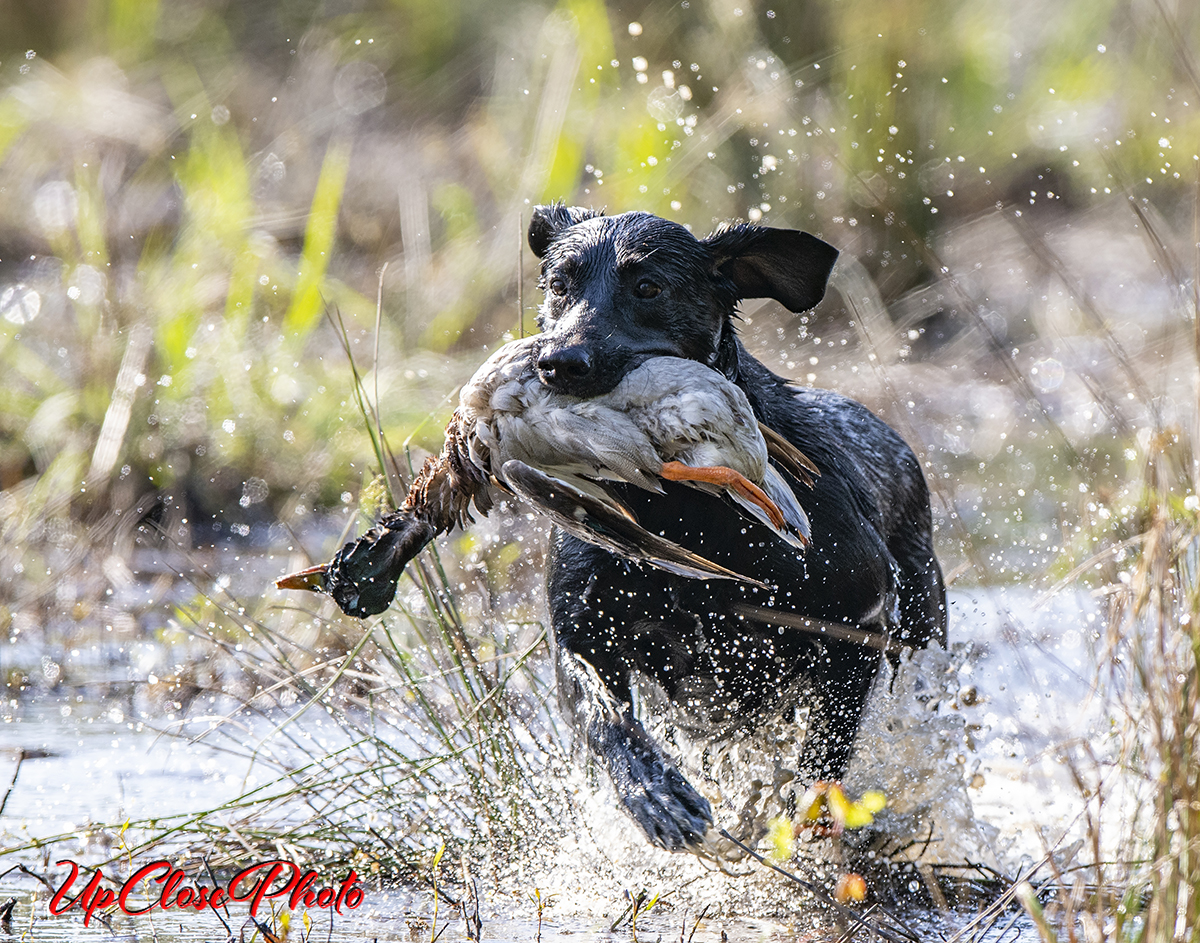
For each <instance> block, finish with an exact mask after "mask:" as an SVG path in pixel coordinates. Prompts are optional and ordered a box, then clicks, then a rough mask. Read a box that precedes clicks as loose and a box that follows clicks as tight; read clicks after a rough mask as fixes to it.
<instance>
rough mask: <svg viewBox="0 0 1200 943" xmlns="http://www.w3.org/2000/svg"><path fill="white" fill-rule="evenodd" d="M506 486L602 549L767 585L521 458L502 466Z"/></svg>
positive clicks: (701, 574) (680, 570)
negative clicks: (654, 530)
mask: <svg viewBox="0 0 1200 943" xmlns="http://www.w3.org/2000/svg"><path fill="white" fill-rule="evenodd" d="M502 475H503V478H504V480H505V482H506V483H507V484H508V485H509V487H511V488H512V490H513V491H514V492H515V493H516V494H518V495H520V496H521V497H522V498H524V499H525V500H526V501H528V502H529V503H530V504H532V505H533V506H534V507H536V508H537V509H538V510H539V511H541V512H542V513H544V514H545V515H547V516H548V517H549V518H550V519H551V520H553V521H554V523H556V524H557V525H558V526H559V527H561V528H562V529H563V530H565V531H567V532H568V533H570V534H572V535H574V536H576V537H578V538H579V539H580V540H586V541H587V542H588V543H592V544H596V545H597V546H599V547H603V548H604V549H605V550H610V551H612V552H613V553H617V554H620V555H621V556H623V557H628V558H630V559H632V560H640V561H642V562H645V563H649V564H651V565H652V566H656V567H658V568H659V569H662V570H666V571H667V572H668V573H675V574H677V575H679V576H687V577H691V578H693V579H714V578H715V579H727V580H739V581H741V582H743V583H749V584H750V585H752V586H758V587H760V588H763V589H769V588H770V587H769V586H767V584H765V583H763V582H761V581H760V580H756V579H752V578H751V577H748V576H745V575H744V574H741V573H738V572H736V571H734V570H730V569H728V568H726V567H723V566H721V565H720V564H719V563H714V562H713V561H711V560H709V559H707V558H705V557H702V556H700V555H699V554H698V553H693V552H692V551H690V550H688V549H687V548H686V547H681V546H680V545H679V544H677V543H675V542H674V541H672V540H667V539H666V538H665V537H659V536H657V535H656V534H652V533H650V531H648V530H646V529H645V528H644V527H642V526H641V525H640V524H638V523H637V521H636V520H635V519H634V517H633V515H632V514H631V513H630V512H629V510H628V508H626V507H625V506H624V505H622V504H621V503H620V502H619V501H617V500H616V499H615V498H612V497H611V496H609V498H608V500H602V499H600V498H597V497H596V496H595V495H594V494H589V493H587V492H585V491H583V490H581V489H579V488H577V487H575V486H574V485H573V484H571V483H570V482H568V481H564V480H561V479H558V478H552V477H550V476H549V475H546V474H544V473H543V472H541V471H538V470H537V469H536V468H531V467H530V466H529V465H526V464H525V463H524V462H519V461H515V460H513V461H509V462H505V464H504V468H503V470H502Z"/></svg>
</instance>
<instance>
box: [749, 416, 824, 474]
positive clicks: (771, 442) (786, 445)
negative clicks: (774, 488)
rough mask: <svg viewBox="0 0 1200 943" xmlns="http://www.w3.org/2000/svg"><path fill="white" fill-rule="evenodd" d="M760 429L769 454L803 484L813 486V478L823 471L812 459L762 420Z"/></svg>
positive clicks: (759, 425)
mask: <svg viewBox="0 0 1200 943" xmlns="http://www.w3.org/2000/svg"><path fill="white" fill-rule="evenodd" d="M758 431H759V432H761V433H762V437H763V440H764V441H765V442H766V443H767V454H768V455H770V456H771V458H773V459H775V461H776V462H778V463H779V465H780V467H781V468H783V470H784V471H786V472H787V473H788V474H789V475H791V476H792V477H793V478H795V479H796V480H797V481H799V482H800V483H801V484H803V485H807V486H808V487H809V488H811V487H812V486H813V478H814V477H816V478H819V477H821V472H820V470H819V469H818V468H817V466H816V465H814V464H813V462H812V459H810V458H809V457H808V456H807V455H805V454H804V453H803V452H801V451H800V450H799V449H798V448H796V446H794V445H792V443H791V442H789V441H788V440H787V439H785V438H784V437H783V436H781V435H780V434H779V433H778V432H776V431H775V430H774V429H772V428H771V427H770V426H765V425H763V424H762V423H761V422H760V423H759V424H758ZM789 490H790V489H789Z"/></svg>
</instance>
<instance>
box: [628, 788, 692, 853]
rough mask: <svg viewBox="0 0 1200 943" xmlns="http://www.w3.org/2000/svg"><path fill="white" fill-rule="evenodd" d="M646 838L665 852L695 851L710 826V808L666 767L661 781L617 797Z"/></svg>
mask: <svg viewBox="0 0 1200 943" xmlns="http://www.w3.org/2000/svg"><path fill="white" fill-rule="evenodd" d="M621 799H622V801H623V802H624V803H625V808H627V809H628V810H629V813H630V814H631V815H632V816H633V818H634V821H636V822H637V823H638V825H640V826H641V828H642V831H643V832H645V833H646V837H647V838H649V839H650V841H651V842H652V843H653V844H655V845H657V846H658V847H659V848H665V849H667V851H699V850H700V849H702V848H703V847H704V846H705V837H704V836H705V833H706V832H707V831H708V830H709V828H711V827H712V823H713V818H712V807H711V806H710V805H709V804H708V800H707V799H705V798H704V797H703V796H702V795H700V793H698V792H696V790H695V789H693V788H692V786H691V784H690V783H689V782H688V781H687V780H686V779H684V778H683V777H682V776H681V775H679V772H678V770H675V769H671V768H667V769H666V770H665V775H664V776H663V777H662V779H661V780H659V781H658V782H654V783H647V784H644V785H643V788H641V789H632V790H630V791H629V792H626V793H624V794H623V795H622V796H621Z"/></svg>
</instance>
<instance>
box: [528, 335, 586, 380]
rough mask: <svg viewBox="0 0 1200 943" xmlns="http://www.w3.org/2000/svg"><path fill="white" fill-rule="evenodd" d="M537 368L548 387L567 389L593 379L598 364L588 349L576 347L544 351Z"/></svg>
mask: <svg viewBox="0 0 1200 943" xmlns="http://www.w3.org/2000/svg"><path fill="white" fill-rule="evenodd" d="M537 368H538V373H539V374H540V375H541V378H542V381H543V382H544V383H546V384H547V385H550V386H557V387H566V386H571V385H572V384H578V383H581V382H583V381H585V380H587V379H588V378H589V377H591V375H592V373H593V372H594V371H595V369H596V362H595V361H594V360H593V359H592V355H591V353H590V352H589V351H588V349H587V348H586V347H583V346H581V345H576V346H574V347H560V348H558V349H556V350H546V351H543V352H542V354H541V356H539V357H538V359H537Z"/></svg>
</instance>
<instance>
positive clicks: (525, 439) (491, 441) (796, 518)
mask: <svg viewBox="0 0 1200 943" xmlns="http://www.w3.org/2000/svg"><path fill="white" fill-rule="evenodd" d="M537 352H538V338H537V336H536V335H534V336H532V337H527V338H523V339H520V340H515V341H511V342H509V343H508V344H505V345H503V346H502V347H500V348H499V349H498V350H497V351H496V352H495V353H494V354H492V356H491V357H489V358H488V360H487V361H486V362H485V363H484V364H483V365H482V366H481V367H480V368H479V370H478V371H477V372H476V373H475V375H474V376H473V377H472V378H471V380H470V381H468V382H467V384H466V385H465V386H464V387H463V388H462V390H461V392H460V396H459V405H458V408H457V409H455V411H454V414H453V415H452V416H451V418H450V421H449V423H448V424H447V426H446V438H445V444H444V446H443V448H442V450H441V452H440V453H439V454H438V455H434V456H431V457H429V458H428V459H426V460H425V463H424V464H423V465H422V467H421V469H420V471H419V472H418V474H417V476H416V478H415V479H414V480H413V483H412V485H411V487H410V488H409V490H408V494H407V495H406V497H405V499H404V502H403V504H402V505H401V506H400V507H399V508H398V509H397V510H396V511H394V512H392V513H390V514H388V515H386V516H385V517H383V518H382V519H381V520H380V521H379V523H378V524H376V525H375V526H374V527H372V528H370V529H369V530H368V531H367V532H366V533H364V534H363V535H362V536H361V537H359V538H358V539H357V540H355V541H352V542H350V543H348V544H346V545H345V546H344V547H343V548H342V549H341V550H340V551H339V552H338V553H337V555H336V556H335V557H334V558H333V560H331V561H330V562H329V563H325V564H321V565H318V566H314V567H309V568H307V569H304V570H300V571H299V572H296V573H291V574H288V575H287V576H284V577H281V578H280V579H278V580H276V581H275V585H276V587H277V588H279V589H307V590H313V591H317V592H323V593H327V594H329V595H330V596H332V597H333V599H334V601H335V602H336V603H337V604H338V606H339V607H340V608H341V609H342V611H343V612H345V613H346V614H347V615H353V616H357V617H359V618H365V617H366V616H370V615H376V614H378V613H380V612H383V611H384V610H386V609H387V607H388V606H389V605H391V602H392V599H393V598H394V596H395V593H396V586H397V583H398V581H399V579H400V575H401V574H402V572H403V570H404V567H405V565H406V564H407V563H408V562H409V561H410V560H412V559H413V557H415V556H416V555H417V554H418V553H420V551H421V550H422V549H423V548H424V547H425V546H426V545H427V544H428V543H429V542H430V541H432V540H433V539H434V538H435V537H436V536H438V535H439V534H442V533H445V532H447V531H450V530H452V529H453V528H454V527H463V528H465V527H467V526H468V525H469V524H470V523H471V522H472V521H473V517H472V509H474V512H476V513H478V514H481V515H485V516H486V515H487V514H488V513H489V512H490V511H491V509H492V508H493V507H494V505H495V502H496V498H497V496H498V494H508V495H514V496H516V497H518V498H520V499H522V500H524V501H526V502H528V503H529V504H530V505H532V506H533V507H534V508H535V509H537V510H538V511H539V512H541V513H542V514H544V515H545V516H547V517H549V518H550V519H551V520H552V521H553V522H554V523H555V524H557V525H558V526H560V527H562V528H563V529H565V530H566V531H568V532H569V533H571V534H573V535H575V536H577V537H579V538H581V539H583V540H586V541H589V542H591V543H594V544H598V545H599V546H601V547H604V548H605V549H608V550H611V551H613V552H614V553H617V554H620V555H622V556H624V557H627V558H629V559H630V560H633V561H636V562H640V563H645V564H648V565H650V566H654V567H658V568H660V569H663V570H666V571H668V572H671V573H675V574H677V575H680V576H685V577H691V578H696V579H731V580H738V581H741V582H743V583H747V584H750V585H754V586H758V587H760V588H768V587H767V586H766V584H764V583H762V582H761V581H759V580H757V579H755V578H754V577H753V576H750V575H747V574H743V573H739V572H737V571H735V570H732V569H729V568H728V567H725V566H722V565H721V564H718V563H715V562H713V561H711V560H709V559H707V558H705V557H703V556H701V555H700V554H697V553H694V552H693V551H690V550H688V549H686V548H685V547H683V546H681V545H679V544H677V543H675V542H674V541H671V540H668V539H666V538H665V537H662V536H659V535H657V534H653V533H651V532H649V531H647V530H646V529H645V528H643V527H642V526H641V525H640V524H639V523H638V521H637V519H636V517H635V515H634V514H633V512H632V511H630V509H629V508H628V507H626V505H625V504H624V503H623V502H622V501H621V500H620V497H619V496H618V493H617V491H616V490H615V489H614V488H613V485H625V484H627V485H633V486H636V487H638V488H641V489H644V490H646V491H649V492H652V493H662V492H663V485H662V483H663V482H664V481H671V482H679V483H682V484H684V485H686V486H689V487H692V488H696V489H698V490H700V491H704V492H706V493H709V494H714V495H718V496H721V497H724V498H726V499H728V500H729V502H730V503H731V504H732V505H733V507H734V508H735V509H736V510H737V511H738V512H739V513H741V514H742V515H744V516H745V517H746V518H747V519H749V520H753V521H757V522H759V523H761V524H763V525H764V526H765V527H766V528H767V529H768V530H769V531H770V532H771V533H772V534H773V535H774V536H775V537H776V538H777V539H780V540H782V541H784V542H786V543H787V544H789V545H791V546H792V547H793V548H794V549H795V551H796V552H797V553H803V551H804V549H805V548H806V547H807V545H808V543H809V540H810V539H811V527H810V524H809V521H808V517H807V515H806V514H805V512H804V509H803V507H802V506H801V504H800V502H799V500H798V499H797V498H796V495H795V493H794V491H793V490H792V487H791V486H790V485H789V484H788V482H787V479H786V478H785V477H784V476H783V474H781V472H780V470H779V469H780V468H782V469H783V470H784V471H786V472H787V473H788V474H790V475H791V476H792V477H793V478H794V479H795V480H797V481H798V482H800V483H802V484H804V485H806V486H807V487H810V488H811V487H812V485H813V480H814V476H815V475H819V471H818V469H817V467H816V466H815V465H814V464H813V463H812V461H810V460H809V459H808V457H807V456H805V455H804V453H803V452H801V451H800V450H799V449H797V448H796V447H795V446H794V445H792V444H791V443H790V442H788V441H787V439H785V438H784V437H783V436H781V435H779V434H778V433H776V432H775V431H774V430H772V429H770V428H769V427H767V426H764V425H763V424H762V423H760V422H759V421H758V420H757V419H756V417H755V415H754V411H753V409H752V408H751V406H750V403H749V401H748V400H747V398H746V395H745V393H744V392H742V390H741V389H740V388H738V387H737V386H736V385H735V384H733V383H732V382H731V381H729V380H728V379H727V378H726V377H725V376H724V375H723V374H721V373H719V372H717V371H716V370H714V369H712V368H711V367H708V366H706V365H704V364H702V363H699V362H698V361H694V360H686V359H683V358H679V357H666V356H661V357H652V358H649V359H647V360H645V361H644V362H642V363H641V364H640V365H638V366H637V367H635V368H634V369H633V370H631V371H630V372H629V373H627V374H626V375H625V377H624V378H622V380H621V381H620V382H619V383H618V384H617V386H616V387H615V388H614V389H613V390H611V391H610V392H609V393H606V394H602V395H598V396H593V397H589V398H586V399H583V398H579V397H575V396H571V395H568V394H565V393H560V392H556V391H554V390H552V389H550V388H549V387H547V386H546V385H545V384H543V383H542V382H541V380H540V378H539V376H538V372H537V367H536V362H537ZM776 465H778V466H779V467H778V468H777V467H776Z"/></svg>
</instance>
